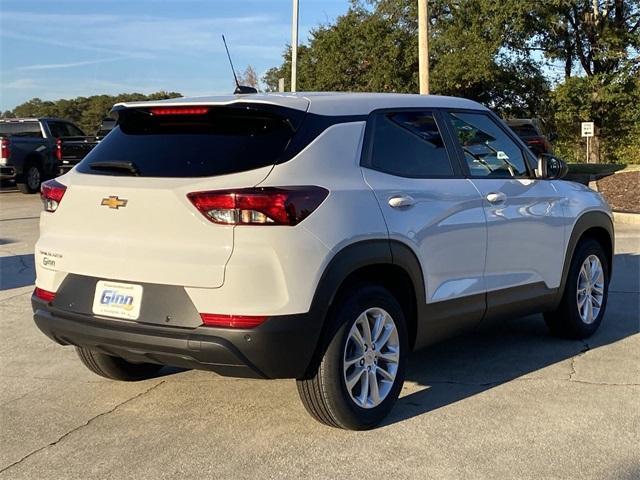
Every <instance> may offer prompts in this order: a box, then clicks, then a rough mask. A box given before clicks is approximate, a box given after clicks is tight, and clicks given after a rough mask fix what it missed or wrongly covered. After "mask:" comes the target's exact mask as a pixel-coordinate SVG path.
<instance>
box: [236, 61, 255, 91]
mask: <svg viewBox="0 0 640 480" xmlns="http://www.w3.org/2000/svg"><path fill="white" fill-rule="evenodd" d="M237 77H238V82H239V83H240V85H244V86H246V87H253V88H255V89H256V90H258V88H259V86H260V85H259V84H260V80H259V79H258V74H257V73H256V71H255V70H254V68H253V67H252V66H251V65H247V68H245V70H244V73H237ZM234 87H235V85H234Z"/></svg>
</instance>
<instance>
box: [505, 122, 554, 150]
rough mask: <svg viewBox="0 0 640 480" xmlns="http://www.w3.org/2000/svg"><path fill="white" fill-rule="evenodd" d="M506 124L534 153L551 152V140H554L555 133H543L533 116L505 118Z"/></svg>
mask: <svg viewBox="0 0 640 480" xmlns="http://www.w3.org/2000/svg"><path fill="white" fill-rule="evenodd" d="M507 125H509V127H510V128H511V130H513V131H514V132H515V133H516V135H518V136H519V137H520V138H521V139H522V140H523V141H524V143H526V144H527V145H528V146H529V148H530V149H531V150H532V151H533V153H535V154H536V155H540V154H541V153H549V154H552V153H553V145H551V142H552V141H554V140H555V137H556V135H555V134H553V133H551V134H549V136H548V137H547V136H545V135H544V134H543V129H542V125H541V124H540V122H539V121H538V120H536V119H534V118H513V119H510V120H507Z"/></svg>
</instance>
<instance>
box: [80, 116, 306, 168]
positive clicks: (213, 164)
mask: <svg viewBox="0 0 640 480" xmlns="http://www.w3.org/2000/svg"><path fill="white" fill-rule="evenodd" d="M198 108H200V107H198ZM205 110H206V112H205V113H198V114H184V113H182V114H161V115H160V114H153V113H152V112H151V110H150V109H128V110H124V111H121V112H120V118H119V121H118V125H117V126H116V127H115V128H114V129H113V130H112V131H111V133H110V134H109V135H108V136H106V137H105V138H104V139H103V140H102V141H101V142H100V143H99V144H98V146H97V147H96V148H94V149H93V150H92V151H91V153H90V154H89V155H87V157H86V158H85V159H84V160H83V161H82V162H81V163H80V164H79V165H78V167H77V169H78V171H79V172H82V173H89V174H96V175H132V174H134V175H137V176H143V177H208V176H216V175H225V174H230V173H237V172H243V171H247V170H253V169H256V168H261V167H265V166H268V165H273V164H275V163H277V162H279V161H281V160H282V158H283V157H284V156H285V151H286V149H287V147H288V145H289V144H290V142H291V140H292V138H293V137H294V135H295V133H296V130H297V128H298V126H299V124H300V122H301V121H302V118H303V117H304V112H301V111H298V110H293V109H288V108H283V107H276V106H265V105H253V104H242V105H241V106H224V107H220V106H215V107H214V106H212V107H206V108H205Z"/></svg>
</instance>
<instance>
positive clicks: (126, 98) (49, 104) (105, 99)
mask: <svg viewBox="0 0 640 480" xmlns="http://www.w3.org/2000/svg"><path fill="white" fill-rule="evenodd" d="M181 96H182V95H181V94H179V93H177V92H164V91H161V92H156V93H152V94H150V95H144V94H142V93H121V94H119V95H94V96H91V97H76V98H72V99H61V100H55V101H43V100H41V99H39V98H32V99H31V100H29V101H27V102H25V103H23V104H21V105H18V106H17V107H16V108H14V109H13V110H12V111H6V112H3V113H2V118H12V117H57V118H64V119H67V120H71V121H72V122H74V123H75V124H76V125H78V126H79V127H80V128H81V129H82V130H83V131H84V132H85V133H86V134H88V135H91V134H93V133H95V131H96V130H97V128H98V126H99V125H100V122H101V121H102V119H103V118H105V117H107V116H108V115H109V111H110V110H111V107H113V105H114V104H116V103H119V102H135V101H143V100H163V99H165V98H176V97H181Z"/></svg>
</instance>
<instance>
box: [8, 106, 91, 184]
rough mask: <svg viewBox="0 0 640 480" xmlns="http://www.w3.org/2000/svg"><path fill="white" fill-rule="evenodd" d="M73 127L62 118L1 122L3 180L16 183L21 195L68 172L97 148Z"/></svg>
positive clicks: (89, 139) (22, 119) (16, 119)
mask: <svg viewBox="0 0 640 480" xmlns="http://www.w3.org/2000/svg"><path fill="white" fill-rule="evenodd" d="M96 143H97V142H96V140H95V138H94V137H88V136H86V135H85V134H84V132H83V131H82V130H80V129H79V128H78V127H77V126H76V125H74V124H73V123H71V122H69V121H67V120H62V119H59V118H10V119H2V120H0V144H1V146H2V154H1V156H0V179H2V180H14V181H15V182H16V186H17V187H18V190H20V191H21V192H22V193H36V192H38V191H39V190H40V183H41V182H42V181H43V180H44V179H47V178H53V177H55V176H56V175H60V174H62V173H65V172H67V171H69V170H70V169H71V168H73V166H75V165H76V164H77V163H78V162H79V161H80V160H82V159H83V158H84V156H85V155H86V154H87V153H89V151H91V149H92V148H93V147H94V146H95V145H96Z"/></svg>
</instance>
